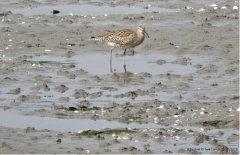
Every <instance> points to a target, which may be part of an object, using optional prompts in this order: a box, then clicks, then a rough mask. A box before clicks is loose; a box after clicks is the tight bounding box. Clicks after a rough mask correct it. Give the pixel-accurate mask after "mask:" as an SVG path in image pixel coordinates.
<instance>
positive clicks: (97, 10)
mask: <svg viewBox="0 0 240 155" xmlns="http://www.w3.org/2000/svg"><path fill="white" fill-rule="evenodd" d="M53 10H58V11H60V13H59V15H69V14H72V15H82V16H86V15H105V16H106V15H107V14H119V13H123V14H140V13H145V12H154V11H155V12H175V11H176V10H175V9H166V8H159V7H148V8H147V9H144V8H138V7H134V6H131V7H126V6H117V7H109V6H93V5H60V6H39V7H36V8H21V9H11V10H10V11H12V13H15V14H17V13H19V14H23V15H24V16H32V15H41V14H45V15H51V14H53V13H52V11H53Z"/></svg>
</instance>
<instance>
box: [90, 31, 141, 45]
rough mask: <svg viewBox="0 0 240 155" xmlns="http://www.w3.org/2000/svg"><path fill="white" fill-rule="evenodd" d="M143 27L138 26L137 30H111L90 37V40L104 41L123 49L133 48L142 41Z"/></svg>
mask: <svg viewBox="0 0 240 155" xmlns="http://www.w3.org/2000/svg"><path fill="white" fill-rule="evenodd" d="M144 33H146V32H145V27H144V26H139V27H138V30H137V31H134V30H129V29H124V30H118V31H115V32H111V33H108V34H105V35H100V36H96V37H92V38H91V39H90V40H99V41H106V42H108V44H109V45H110V46H114V47H120V48H123V49H129V48H133V47H135V46H137V45H140V44H141V43H142V42H143V41H144V37H145V35H144Z"/></svg>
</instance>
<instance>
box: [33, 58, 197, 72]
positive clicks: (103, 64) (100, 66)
mask: <svg viewBox="0 0 240 155" xmlns="http://www.w3.org/2000/svg"><path fill="white" fill-rule="evenodd" d="M177 58H178V57H175V56H172V55H157V54H151V55H134V56H125V64H126V68H127V72H131V73H134V74H139V73H141V72H147V73H150V74H152V75H159V74H166V73H168V72H170V73H171V74H178V75H185V74H190V73H194V72H195V71H196V70H197V69H196V68H194V67H193V66H191V65H179V64H172V63H170V62H171V61H174V60H175V59H177ZM159 59H162V60H165V61H167V63H166V64H163V65H158V64H156V63H155V62H156V61H157V60H159ZM28 61H52V62H60V63H76V64H75V66H76V67H75V68H74V69H83V70H85V71H87V72H88V74H90V75H99V76H101V75H106V74H112V73H111V72H110V53H109V54H106V55H103V54H94V55H76V56H74V57H71V58H65V57H51V56H40V57H33V58H32V59H28ZM123 64H124V60H123V57H114V56H113V58H112V69H113V70H115V71H114V72H120V73H121V72H124V68H123Z"/></svg>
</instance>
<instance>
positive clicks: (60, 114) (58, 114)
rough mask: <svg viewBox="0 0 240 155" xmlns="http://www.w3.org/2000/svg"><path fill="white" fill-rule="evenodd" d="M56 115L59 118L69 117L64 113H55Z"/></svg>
mask: <svg viewBox="0 0 240 155" xmlns="http://www.w3.org/2000/svg"><path fill="white" fill-rule="evenodd" d="M55 115H57V116H67V115H66V114H63V113H55Z"/></svg>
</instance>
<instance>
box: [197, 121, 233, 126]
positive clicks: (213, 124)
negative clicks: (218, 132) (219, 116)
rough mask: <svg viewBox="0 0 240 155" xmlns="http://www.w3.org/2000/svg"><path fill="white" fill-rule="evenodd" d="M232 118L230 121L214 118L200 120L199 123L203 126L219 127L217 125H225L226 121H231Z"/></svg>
mask: <svg viewBox="0 0 240 155" xmlns="http://www.w3.org/2000/svg"><path fill="white" fill-rule="evenodd" d="M232 121H233V120H231V121H222V120H215V121H205V122H201V123H200V124H202V125H203V126H214V127H219V126H223V125H226V124H228V123H231V122H232Z"/></svg>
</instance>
